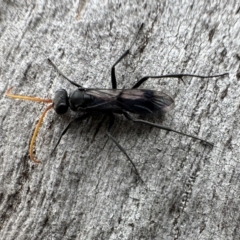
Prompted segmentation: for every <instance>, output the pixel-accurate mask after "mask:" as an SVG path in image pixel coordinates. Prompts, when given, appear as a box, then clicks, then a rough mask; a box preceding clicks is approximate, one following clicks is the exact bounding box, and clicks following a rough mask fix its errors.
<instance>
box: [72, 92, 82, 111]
mask: <svg viewBox="0 0 240 240" xmlns="http://www.w3.org/2000/svg"><path fill="white" fill-rule="evenodd" d="M84 95H85V94H84V91H83V90H81V89H77V90H75V91H73V92H72V93H71V94H70V96H69V104H70V108H71V109H72V110H74V111H76V110H77V109H79V108H80V107H82V106H83V104H84V102H85V99H84Z"/></svg>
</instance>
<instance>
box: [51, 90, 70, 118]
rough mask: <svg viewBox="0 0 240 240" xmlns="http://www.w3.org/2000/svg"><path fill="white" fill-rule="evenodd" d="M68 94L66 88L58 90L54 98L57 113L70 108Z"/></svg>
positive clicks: (64, 111)
mask: <svg viewBox="0 0 240 240" xmlns="http://www.w3.org/2000/svg"><path fill="white" fill-rule="evenodd" d="M68 106H69V104H68V94H67V91H66V90H65V89H59V90H57V91H56V93H55V96H54V98H53V108H54V110H55V111H56V113H57V114H64V113H66V112H67V110H68Z"/></svg>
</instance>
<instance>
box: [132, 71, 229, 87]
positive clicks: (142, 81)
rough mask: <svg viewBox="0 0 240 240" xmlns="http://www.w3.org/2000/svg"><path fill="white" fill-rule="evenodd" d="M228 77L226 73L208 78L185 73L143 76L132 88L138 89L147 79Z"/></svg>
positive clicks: (211, 76)
mask: <svg viewBox="0 0 240 240" xmlns="http://www.w3.org/2000/svg"><path fill="white" fill-rule="evenodd" d="M225 75H228V73H222V74H217V75H210V76H202V75H195V74H187V73H186V74H185V73H179V74H167V75H159V76H145V77H143V78H141V79H140V80H138V81H137V82H136V83H135V84H134V85H133V87H132V88H138V87H139V86H141V85H142V84H143V83H144V82H146V81H147V80H148V79H149V78H180V79H181V80H182V77H198V78H214V77H222V76H225Z"/></svg>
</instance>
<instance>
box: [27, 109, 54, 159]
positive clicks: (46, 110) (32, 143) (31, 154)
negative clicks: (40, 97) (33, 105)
mask: <svg viewBox="0 0 240 240" xmlns="http://www.w3.org/2000/svg"><path fill="white" fill-rule="evenodd" d="M52 107H53V104H51V105H49V106H48V107H47V108H46V109H45V110H44V112H43V113H42V115H41V116H40V118H39V120H38V123H37V125H36V127H35V129H34V132H33V136H32V139H31V142H30V147H29V155H30V159H31V160H32V161H33V162H35V163H40V162H41V161H39V160H37V159H36V158H35V157H34V154H33V148H34V143H35V141H36V138H37V134H38V131H39V128H40V127H41V125H42V122H43V119H44V117H45V115H46V113H47V112H48V111H49V110H50V109H51V108H52Z"/></svg>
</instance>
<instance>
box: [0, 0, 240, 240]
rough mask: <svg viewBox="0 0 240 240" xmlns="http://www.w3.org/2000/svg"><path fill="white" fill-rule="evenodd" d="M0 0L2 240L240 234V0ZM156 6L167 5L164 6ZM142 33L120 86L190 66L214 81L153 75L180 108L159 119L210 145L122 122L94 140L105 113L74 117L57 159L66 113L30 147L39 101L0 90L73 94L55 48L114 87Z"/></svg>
mask: <svg viewBox="0 0 240 240" xmlns="http://www.w3.org/2000/svg"><path fill="white" fill-rule="evenodd" d="M138 2H139V1H80V2H74V1H68V2H67V3H66V2H65V3H64V2H62V3H58V1H52V2H51V1H34V2H33V1H2V2H1V3H0V18H1V21H0V36H1V37H0V49H1V54H0V75H1V77H0V92H1V98H0V106H1V107H0V122H1V130H0V140H1V141H0V146H1V147H0V159H1V170H0V214H1V218H0V219H1V224H0V235H1V239H111V240H113V239H239V238H240V231H239V229H240V226H239V225H240V224H239V222H240V209H239V206H240V204H239V203H240V201H239V194H240V187H239V186H240V184H239V180H240V179H239V176H240V168H239V167H240V164H239V158H240V147H239V145H240V138H239V135H240V130H239V129H240V123H239V122H240V121H239V99H240V98H239V95H240V93H239V92H240V91H239V79H238V78H237V76H236V75H237V73H238V71H239V69H240V67H239V66H240V65H239V64H240V61H239V60H240V58H239V54H240V52H239V49H240V48H239V47H240V46H239V29H240V21H239V17H240V11H239V5H238V4H237V2H236V1H211V2H209V1H198V2H197V1H195V2H194V3H190V1H180V2H178V1H177V2H176V1H141V3H138ZM159 2H161V3H159ZM142 22H144V24H145V25H144V28H143V31H142V33H141V34H140V35H139V37H138V40H137V41H136V44H135V45H134V46H133V49H132V51H131V53H132V54H131V55H130V56H128V57H127V58H126V59H125V60H123V62H122V63H120V64H119V66H117V68H116V73H117V80H118V87H119V88H122V87H125V88H129V87H131V86H132V85H133V84H134V83H135V82H136V81H137V79H139V78H141V77H142V76H144V75H159V74H167V73H179V72H183V73H194V74H203V75H211V74H217V73H224V72H229V76H226V77H223V78H215V79H197V78H189V77H188V78H184V84H183V83H182V82H181V81H178V80H176V79H165V80H156V79H154V80H150V81H148V82H147V83H146V84H144V86H143V88H150V89H156V90H161V91H164V92H166V93H168V94H169V95H171V96H172V97H173V98H174V100H175V108H174V109H172V111H171V112H169V113H168V114H167V115H166V117H165V118H164V120H163V121H162V122H161V120H159V119H158V118H154V119H150V120H153V121H155V122H156V123H159V124H160V123H161V124H165V125H167V126H171V127H172V128H175V129H177V130H179V131H183V132H186V133H189V134H193V135H196V136H198V137H201V138H203V139H206V140H208V141H210V142H213V143H214V148H213V149H210V148H209V147H207V146H204V145H203V144H202V143H200V142H199V141H195V140H192V139H191V138H187V137H184V136H180V135H177V134H174V133H167V132H165V131H160V130H159V129H154V128H149V127H146V126H143V125H139V124H132V123H128V122H127V120H125V119H124V118H123V117H121V116H119V117H117V120H116V124H115V126H114V128H113V131H112V134H113V135H114V137H116V138H117V139H118V140H119V142H120V144H121V145H122V146H124V147H125V148H126V150H127V152H128V154H129V155H130V156H131V158H132V159H133V161H134V162H135V164H136V166H137V168H138V170H139V172H140V174H141V177H142V178H143V179H144V182H145V184H144V185H142V184H139V183H137V181H136V177H135V175H134V172H133V169H132V167H131V165H130V164H129V162H128V161H127V160H126V157H125V156H124V155H123V153H122V152H120V151H119V150H118V149H117V147H116V146H115V145H114V143H113V142H111V141H110V140H109V139H108V137H107V135H106V128H107V125H104V126H103V127H102V128H101V129H100V131H99V133H98V134H97V136H96V138H95V141H92V137H93V134H94V132H95V128H96V127H97V124H98V122H99V119H98V118H97V117H95V118H93V119H90V120H89V121H84V122H83V123H82V124H76V125H75V126H73V127H72V128H71V129H70V130H69V132H68V133H67V134H66V135H65V136H64V137H63V139H62V141H61V143H60V145H59V146H58V148H57V150H56V152H55V153H54V154H53V156H51V155H50V153H51V150H52V149H53V147H54V144H55V143H56V141H57V139H58V137H59V135H60V133H61V131H62V129H63V128H64V126H65V125H66V124H67V123H68V122H69V120H70V118H71V116H72V114H71V113H70V112H69V113H68V114H67V115H66V116H63V117H60V116H57V115H56V114H55V113H54V111H51V112H49V113H48V115H47V116H46V118H45V119H44V123H43V125H42V127H41V129H40V132H39V135H38V138H37V142H36V157H37V158H38V159H39V160H41V161H42V163H41V164H34V163H32V162H31V161H30V160H29V157H28V147H29V141H30V139H31V136H32V133H33V129H34V127H35V124H36V122H37V119H38V118H39V116H40V114H41V112H42V111H43V110H44V109H45V107H46V106H45V105H44V104H38V103H32V102H27V101H20V100H14V99H9V98H6V97H5V96H4V92H5V91H6V90H7V89H8V88H9V87H10V86H13V87H14V88H13V92H14V93H17V94H25V95H31V96H39V97H45V98H51V97H52V96H53V94H54V92H55V91H56V90H57V89H58V88H60V87H63V88H66V89H68V90H69V91H70V90H73V89H74V86H72V85H70V84H69V83H68V82H67V81H66V80H65V79H63V78H62V77H61V76H59V74H58V73H56V71H55V70H54V69H53V68H52V67H51V66H50V65H49V64H48V62H47V58H48V57H50V58H51V59H52V60H53V61H54V62H55V63H56V64H57V66H58V67H59V68H60V69H61V70H62V71H63V72H64V73H65V74H66V75H67V76H68V77H69V78H71V79H73V80H75V81H76V82H78V83H81V84H82V85H84V86H85V87H87V88H91V87H93V88H95V87H96V88H110V87H111V83H110V68H111V65H112V64H113V63H114V61H115V60H116V59H117V58H118V57H119V56H120V55H121V54H122V53H123V51H124V50H125V49H127V48H128V46H129V45H130V43H131V40H132V38H133V36H134V34H135V33H136V31H137V28H138V26H139V25H140V24H141V23H142Z"/></svg>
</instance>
